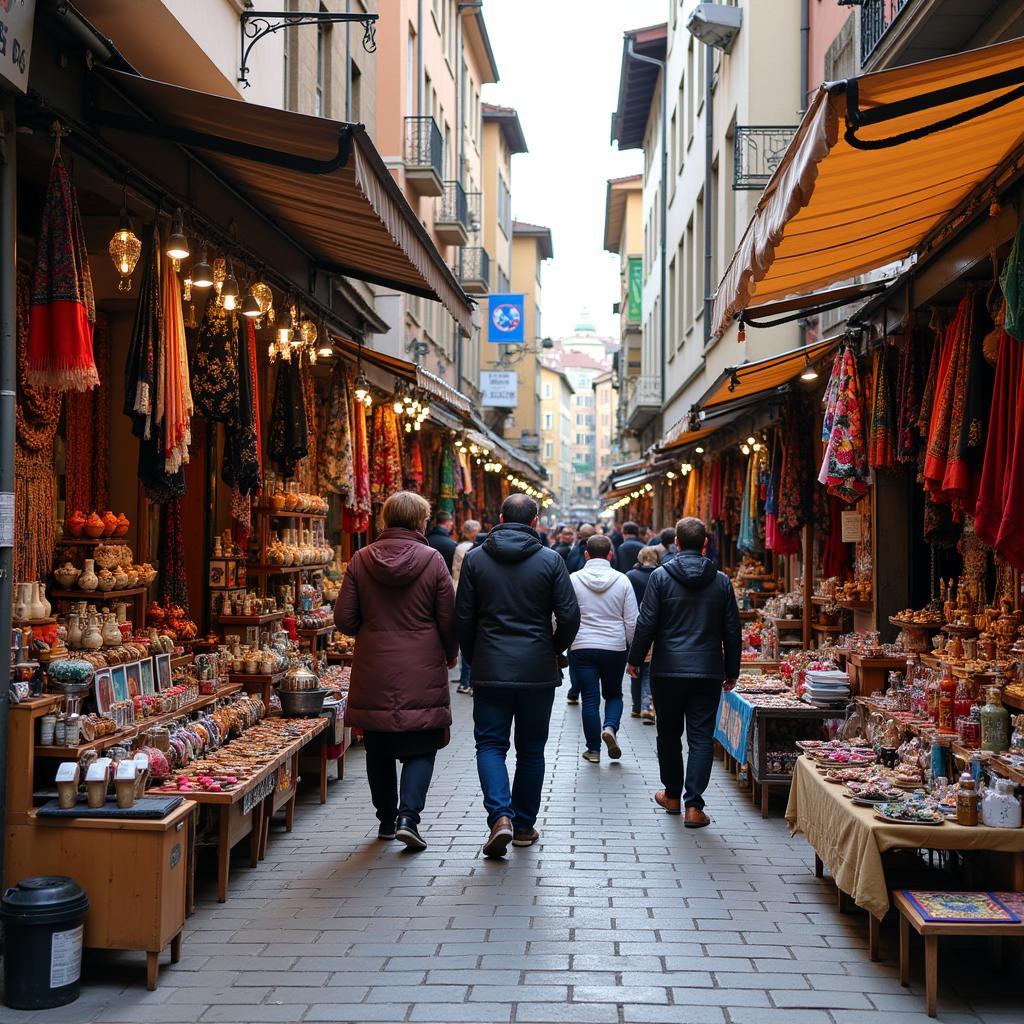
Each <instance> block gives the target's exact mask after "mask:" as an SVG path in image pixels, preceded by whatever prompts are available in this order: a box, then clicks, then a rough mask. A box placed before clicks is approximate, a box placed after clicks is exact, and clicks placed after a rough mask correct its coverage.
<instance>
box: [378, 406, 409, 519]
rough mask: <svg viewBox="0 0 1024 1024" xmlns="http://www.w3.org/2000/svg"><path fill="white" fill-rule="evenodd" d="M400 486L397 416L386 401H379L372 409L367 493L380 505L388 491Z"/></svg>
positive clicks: (400, 465) (400, 453)
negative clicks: (371, 438)
mask: <svg viewBox="0 0 1024 1024" xmlns="http://www.w3.org/2000/svg"><path fill="white" fill-rule="evenodd" d="M401 489H402V445H401V441H399V438H398V418H397V417H396V416H395V410H394V409H393V408H392V407H391V405H390V403H388V402H382V403H380V404H378V405H377V407H376V408H375V409H374V410H373V465H372V468H371V471H370V497H371V499H372V501H373V504H374V505H383V504H384V502H385V500H387V498H388V497H389V496H390V495H392V494H394V493H395V491H400V490H401Z"/></svg>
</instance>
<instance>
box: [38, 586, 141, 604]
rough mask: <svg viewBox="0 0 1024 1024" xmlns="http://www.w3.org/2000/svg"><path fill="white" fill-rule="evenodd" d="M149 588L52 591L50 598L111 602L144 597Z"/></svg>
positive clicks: (49, 594)
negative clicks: (115, 599) (117, 599)
mask: <svg viewBox="0 0 1024 1024" xmlns="http://www.w3.org/2000/svg"><path fill="white" fill-rule="evenodd" d="M148 593H149V587H126V588H125V589H124V590H100V589H98V588H97V589H96V590H51V591H49V593H48V595H47V596H48V597H50V598H56V599H57V600H58V601H92V602H95V601H97V600H99V601H100V602H103V601H110V600H113V599H114V598H118V597H143V596H144V595H146V594H148Z"/></svg>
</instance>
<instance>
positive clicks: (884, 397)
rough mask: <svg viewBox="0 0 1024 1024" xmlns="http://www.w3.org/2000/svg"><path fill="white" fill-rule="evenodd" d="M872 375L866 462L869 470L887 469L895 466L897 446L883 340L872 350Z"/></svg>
mask: <svg viewBox="0 0 1024 1024" xmlns="http://www.w3.org/2000/svg"><path fill="white" fill-rule="evenodd" d="M871 376H872V380H873V381H874V388H873V390H872V394H871V430H870V441H869V443H868V465H869V466H870V467H871V468H872V469H882V470H886V471H889V470H893V469H895V468H896V446H895V443H894V433H895V431H894V425H893V421H892V396H891V395H890V393H889V367H888V359H887V358H886V346H885V343H884V342H883V343H882V345H881V346H880V347H879V348H877V349H875V358H874V367H873V370H872V374H871Z"/></svg>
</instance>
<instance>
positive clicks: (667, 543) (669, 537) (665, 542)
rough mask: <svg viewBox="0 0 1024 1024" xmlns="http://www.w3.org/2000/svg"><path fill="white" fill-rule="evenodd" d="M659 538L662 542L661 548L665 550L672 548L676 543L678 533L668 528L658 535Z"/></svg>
mask: <svg viewBox="0 0 1024 1024" xmlns="http://www.w3.org/2000/svg"><path fill="white" fill-rule="evenodd" d="M658 538H659V539H660V540H661V546H662V547H663V548H670V547H672V545H673V544H675V542H676V531H675V530H673V529H672V527H671V526H666V527H665V529H664V530H662V531H661V533H659V534H658Z"/></svg>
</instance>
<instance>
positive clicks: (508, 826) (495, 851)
mask: <svg viewBox="0 0 1024 1024" xmlns="http://www.w3.org/2000/svg"><path fill="white" fill-rule="evenodd" d="M512 836H513V832H512V822H511V821H510V820H509V819H508V818H506V817H501V818H499V819H498V820H497V821H496V822H495V823H494V824H493V825H492V826H491V834H490V835H489V836H488V837H487V842H486V843H484V845H483V849H482V851H481V852H482V853H483V855H484V856H485V857H504V856H505V852H506V851H507V850H508V844H509V843H511V842H512Z"/></svg>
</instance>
